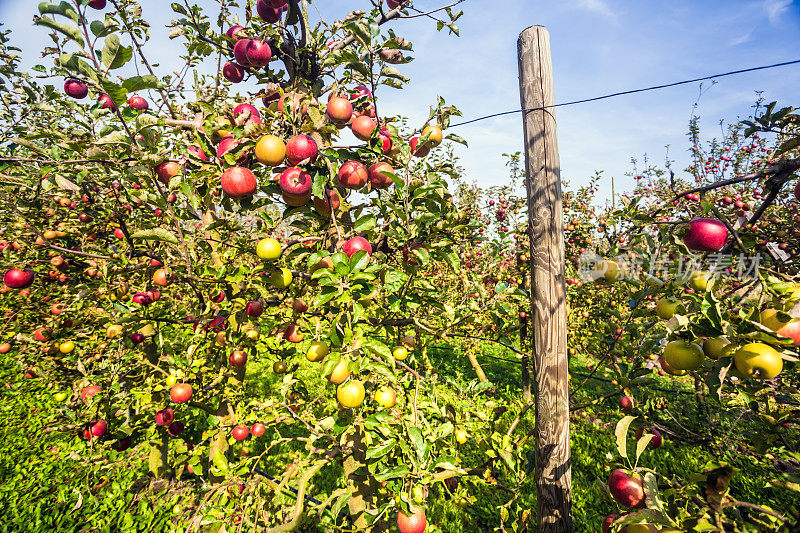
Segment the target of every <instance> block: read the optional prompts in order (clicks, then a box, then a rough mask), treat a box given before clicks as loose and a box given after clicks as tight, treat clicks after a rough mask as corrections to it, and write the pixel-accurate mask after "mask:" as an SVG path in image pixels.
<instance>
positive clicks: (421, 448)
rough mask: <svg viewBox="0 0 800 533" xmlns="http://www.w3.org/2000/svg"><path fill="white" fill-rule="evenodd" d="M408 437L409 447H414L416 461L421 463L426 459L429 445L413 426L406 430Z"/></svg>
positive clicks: (420, 432) (419, 431)
mask: <svg viewBox="0 0 800 533" xmlns="http://www.w3.org/2000/svg"><path fill="white" fill-rule="evenodd" d="M408 436H409V438H410V439H411V445H412V446H414V451H416V452H417V459H418V460H419V461H420V462H422V461H424V460H425V459H426V457H427V455H428V451H429V450H430V444H429V443H428V441H427V440H425V437H424V436H423V435H422V431H421V430H420V429H419V428H418V427H415V426H412V427H410V428H408Z"/></svg>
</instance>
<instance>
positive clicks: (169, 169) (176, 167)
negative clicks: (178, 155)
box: [155, 161, 183, 185]
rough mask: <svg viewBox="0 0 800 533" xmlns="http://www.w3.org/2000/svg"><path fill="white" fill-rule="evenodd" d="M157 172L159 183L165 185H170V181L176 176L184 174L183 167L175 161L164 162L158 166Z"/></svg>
mask: <svg viewBox="0 0 800 533" xmlns="http://www.w3.org/2000/svg"><path fill="white" fill-rule="evenodd" d="M155 170H156V176H157V177H158V181H160V182H161V183H163V184H164V185H169V180H171V179H172V178H173V177H174V176H178V175H180V174H181V172H183V167H181V165H180V163H177V162H175V161H164V162H163V163H159V164H158V165H156V168H155Z"/></svg>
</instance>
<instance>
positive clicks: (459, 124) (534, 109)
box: [448, 59, 800, 128]
mask: <svg viewBox="0 0 800 533" xmlns="http://www.w3.org/2000/svg"><path fill="white" fill-rule="evenodd" d="M797 63H800V59H795V60H794V61H784V62H783V63H775V64H772V65H764V66H761V67H752V68H744V69H740V70H732V71H730V72H724V73H722V74H713V75H711V76H703V77H702V78H694V79H691V80H683V81H676V82H674V83H665V84H663V85H654V86H652V87H645V88H643V89H632V90H630V91H621V92H618V93H612V94H605V95H603V96H595V97H593V98H584V99H582V100H573V101H572V102H562V103H560V104H553V105H551V106H544V107H530V108H527V109H515V110H513V111H503V112H502V113H493V114H491V115H486V116H485V117H479V118H475V119H472V120H468V121H466V122H459V123H458V124H451V125H449V126H448V128H455V127H457V126H465V125H467V124H472V123H473V122H479V121H481V120H486V119H490V118H494V117H502V116H504V115H511V114H514V113H523V112H528V111H542V110H545V109H549V108H555V107H564V106H568V105H575V104H585V103H587V102H596V101H598V100H606V99H608V98H614V97H616V96H623V95H626V94H635V93H643V92H646V91H654V90H656V89H666V88H668V87H676V86H678V85H686V84H687V83H695V82H698V81H704V80H713V79H715V78H722V77H725V76H733V75H734V74H743V73H745V72H754V71H756V70H766V69H770V68H777V67H785V66H787V65H795V64H797Z"/></svg>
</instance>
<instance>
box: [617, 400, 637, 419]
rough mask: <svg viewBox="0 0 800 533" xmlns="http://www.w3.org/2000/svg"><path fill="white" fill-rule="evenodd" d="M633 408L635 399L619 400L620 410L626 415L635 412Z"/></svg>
mask: <svg viewBox="0 0 800 533" xmlns="http://www.w3.org/2000/svg"><path fill="white" fill-rule="evenodd" d="M633 406H634V402H633V398H631V397H630V396H623V397H622V398H620V399H619V409H620V411H622V412H623V413H625V414H626V415H629V414H631V413H632V412H633Z"/></svg>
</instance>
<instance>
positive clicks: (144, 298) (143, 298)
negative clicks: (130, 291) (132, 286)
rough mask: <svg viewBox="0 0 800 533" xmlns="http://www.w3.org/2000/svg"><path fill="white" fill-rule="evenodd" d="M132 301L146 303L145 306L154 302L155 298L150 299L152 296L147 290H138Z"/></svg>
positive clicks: (140, 303)
mask: <svg viewBox="0 0 800 533" xmlns="http://www.w3.org/2000/svg"><path fill="white" fill-rule="evenodd" d="M131 301H132V302H133V303H135V304H139V305H145V306H147V305H150V304H151V303H153V300H152V299H150V297H149V296H148V295H147V293H145V292H137V293H136V294H134V295H133V297H132V298H131Z"/></svg>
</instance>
